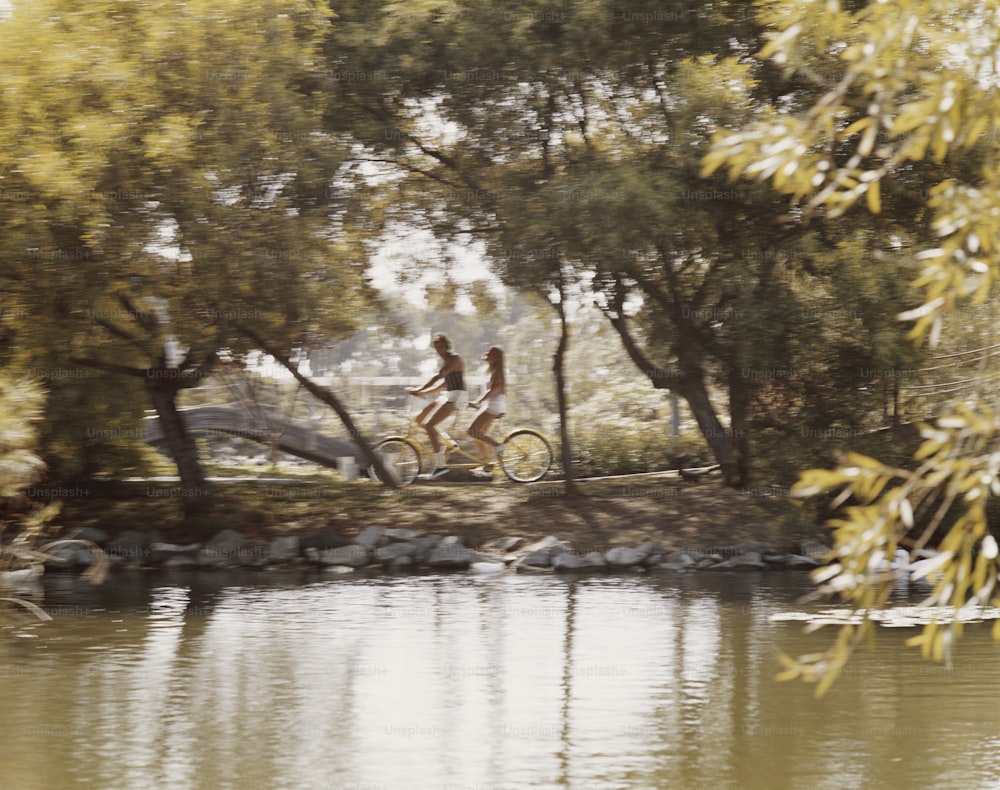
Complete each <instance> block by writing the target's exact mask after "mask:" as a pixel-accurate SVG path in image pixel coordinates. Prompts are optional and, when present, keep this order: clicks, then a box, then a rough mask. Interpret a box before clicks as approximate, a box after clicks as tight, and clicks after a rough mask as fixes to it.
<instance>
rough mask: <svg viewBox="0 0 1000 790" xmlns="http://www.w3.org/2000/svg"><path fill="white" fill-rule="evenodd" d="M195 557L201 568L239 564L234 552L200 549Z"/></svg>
mask: <svg viewBox="0 0 1000 790" xmlns="http://www.w3.org/2000/svg"><path fill="white" fill-rule="evenodd" d="M181 556H184V555H181ZM194 558H195V562H196V564H197V565H198V567H199V568H225V567H231V566H233V565H236V564H237V562H236V557H235V556H234V555H233V554H231V553H227V552H222V551H216V550H214V549H199V550H198V552H197V553H196V554H195V555H194ZM169 559H173V558H169Z"/></svg>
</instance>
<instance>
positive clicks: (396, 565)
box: [389, 556, 416, 571]
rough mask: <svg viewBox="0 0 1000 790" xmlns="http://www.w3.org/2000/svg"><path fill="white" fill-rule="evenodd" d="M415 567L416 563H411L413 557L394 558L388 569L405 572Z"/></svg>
mask: <svg viewBox="0 0 1000 790" xmlns="http://www.w3.org/2000/svg"><path fill="white" fill-rule="evenodd" d="M415 565H416V563H415V562H414V561H413V557H408V556H402V557H394V558H393V559H392V561H391V562H390V563H389V569H390V570H394V571H405V570H410V569H412V568H413V567H414V566H415Z"/></svg>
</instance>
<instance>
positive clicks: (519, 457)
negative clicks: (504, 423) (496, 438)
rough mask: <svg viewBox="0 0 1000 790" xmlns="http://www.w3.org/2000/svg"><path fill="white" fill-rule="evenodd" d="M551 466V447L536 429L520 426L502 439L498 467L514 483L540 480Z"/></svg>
mask: <svg viewBox="0 0 1000 790" xmlns="http://www.w3.org/2000/svg"><path fill="white" fill-rule="evenodd" d="M551 466H552V448H551V447H550V446H549V443H548V441H547V440H546V439H545V437H544V436H542V435H541V434H540V433H538V431H533V430H531V429H529V428H521V429H519V430H516V431H511V432H510V433H509V434H507V437H506V438H505V439H504V440H503V451H502V452H501V453H500V468H501V469H503V473H504V474H505V475H507V477H509V478H510V479H511V480H513V481H514V482H515V483H533V482H534V481H535V480H541V479H542V477H544V476H545V473H546V472H548V471H549V467H551Z"/></svg>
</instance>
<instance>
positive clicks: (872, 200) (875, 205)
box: [867, 181, 882, 214]
mask: <svg viewBox="0 0 1000 790" xmlns="http://www.w3.org/2000/svg"><path fill="white" fill-rule="evenodd" d="M879 184H880V182H879V181H872V182H871V183H870V184H869V185H868V195H867V197H868V210H869V211H870V212H871V213H872V214H879V213H881V211H882V194H881V189H880V187H879Z"/></svg>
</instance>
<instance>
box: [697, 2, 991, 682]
mask: <svg viewBox="0 0 1000 790" xmlns="http://www.w3.org/2000/svg"><path fill="white" fill-rule="evenodd" d="M764 8H765V11H766V13H765V15H764V16H763V19H764V21H765V22H766V23H767V24H769V25H770V26H771V28H772V32H771V33H770V34H769V40H768V43H767V45H766V46H765V47H764V49H763V50H762V51H761V57H770V58H771V59H772V60H773V61H774V62H776V63H779V64H781V65H782V66H783V67H784V68H786V69H787V70H789V71H790V72H794V73H795V74H797V75H799V76H800V77H801V78H802V79H804V80H807V81H810V82H813V83H815V84H817V85H818V86H819V88H820V90H821V95H820V97H819V99H818V100H817V101H815V102H812V103H809V104H807V105H805V106H798V107H794V108H792V110H790V111H787V112H774V113H771V114H769V116H768V117H766V118H765V119H763V120H761V121H760V122H757V123H753V124H750V125H747V126H744V127H743V128H739V129H734V130H727V131H720V132H719V133H718V134H717V135H716V138H715V142H714V145H713V148H712V151H711V152H710V153H709V154H708V156H706V157H705V159H704V164H703V168H704V172H705V173H706V174H708V173H711V172H713V171H714V170H716V169H717V168H720V167H727V168H728V169H729V173H730V175H731V176H733V177H738V176H746V177H752V178H756V179H758V180H767V181H770V182H771V185H772V186H773V187H774V188H775V189H776V190H777V191H778V192H780V193H782V194H785V195H787V196H789V197H790V198H791V200H792V202H793V205H795V206H797V207H799V208H800V210H801V211H802V212H803V213H805V214H810V213H812V214H818V215H824V216H826V217H836V216H840V215H844V214H846V213H847V212H849V211H853V210H854V207H855V205H856V204H858V203H861V202H862V201H863V205H864V206H865V207H866V208H867V210H868V211H869V212H871V213H872V214H876V215H878V214H880V213H882V212H883V211H884V210H885V208H886V206H885V199H886V196H889V195H904V196H906V198H907V200H908V202H909V203H910V204H911V205H912V206H913V210H912V211H911V212H910V214H909V218H910V221H911V223H913V224H914V225H920V224H924V223H926V224H927V226H928V227H929V228H930V230H931V231H932V233H933V234H934V235H935V236H936V237H937V239H936V242H935V243H934V244H933V246H930V247H928V248H926V249H923V250H920V251H919V252H917V253H916V254H915V255H914V258H915V259H916V260H917V261H919V262H920V271H919V275H918V276H917V277H916V279H915V280H914V282H913V285H914V286H915V287H916V288H917V289H921V290H922V296H921V297H920V298H919V300H917V303H916V305H915V306H913V307H912V309H910V310H907V311H905V312H903V313H902V314H901V315H900V316H899V318H900V319H901V320H903V321H905V322H908V323H911V324H912V328H911V330H910V337H911V338H912V339H913V340H914V341H916V342H918V343H922V342H924V341H927V342H929V344H930V345H931V346H934V345H936V344H937V343H938V341H939V339H940V336H941V332H942V328H943V327H944V325H945V321H944V319H945V317H946V316H948V315H949V314H951V313H953V312H954V311H955V310H956V307H957V306H958V305H959V304H961V303H963V302H965V301H971V302H972V303H973V304H975V303H978V302H982V301H984V300H985V298H986V297H987V296H988V295H989V294H990V293H991V292H992V290H993V285H994V282H995V279H996V276H997V272H998V270H1000V255H998V243H997V228H996V217H997V216H1000V162H998V161H997V156H996V154H997V144H998V139H1000V138H998V135H997V130H998V129H1000V98H998V96H997V94H996V91H995V89H994V84H993V83H994V71H995V69H994V67H993V66H994V59H995V54H996V51H997V48H998V46H1000V31H998V29H997V27H996V26H995V25H994V24H993V20H994V19H995V18H996V15H997V14H998V13H1000V3H996V2H993V1H992V0H987V1H986V2H976V3H972V2H963V1H961V0H959V1H958V2H949V3H930V2H921V1H920V0H917V1H916V2H902V1H897V2H884V3H876V4H871V5H864V6H863V7H861V8H855V7H854V6H848V7H846V8H844V7H841V6H840V4H838V3H823V4H820V3H809V4H799V3H792V2H774V3H768V4H766V6H764ZM921 179H926V181H927V182H930V183H931V185H932V186H930V188H929V189H927V190H926V191H925V192H923V194H920V193H915V192H914V190H913V185H914V184H919V183H921ZM921 436H922V438H923V442H922V444H921V445H920V447H919V449H918V450H917V451H916V453H915V454H914V456H913V458H912V460H911V462H910V463H909V464H905V465H894V464H889V463H885V462H882V461H879V460H877V459H875V458H872V457H868V456H865V455H862V454H860V453H849V454H847V455H846V456H845V457H843V459H842V460H841V462H840V463H839V465H838V466H837V467H836V468H834V469H832V470H829V469H813V470H809V471H806V472H804V473H803V474H802V476H801V478H800V480H799V482H798V483H797V484H796V486H795V489H794V491H795V493H797V494H798V495H799V496H802V497H808V496H812V495H817V494H824V493H825V494H830V495H832V496H833V505H834V506H835V507H837V508H839V509H840V513H839V516H838V517H837V518H836V519H833V520H831V522H830V524H831V526H832V527H834V530H835V532H834V536H835V546H834V550H833V553H832V556H831V563H830V564H829V565H828V566H827V567H825V568H823V569H822V570H820V571H818V572H817V574H816V579H817V581H818V582H820V583H821V585H822V586H821V589H822V590H823V591H824V592H827V593H837V594H839V595H841V596H842V597H844V598H845V599H846V600H848V601H850V602H851V603H852V605H853V606H854V607H856V608H857V609H860V610H863V613H864V617H863V619H862V621H861V623H860V624H858V625H847V626H844V627H843V628H842V630H841V632H840V635H839V637H838V638H837V640H836V644H835V645H834V646H833V647H832V648H831V649H830V650H829V651H827V652H826V653H825V654H823V655H822V656H819V657H810V658H804V659H799V660H793V659H791V658H787V657H786V658H785V659H784V660H785V663H786V665H787V671H786V672H785V673H784V674H785V676H787V677H804V678H807V679H819V680H820V684H819V686H818V687H817V692H818V693H822V692H823V691H824V690H825V689H826V688H828V687H829V684H830V683H832V682H833V680H834V679H835V678H836V676H837V674H838V673H839V672H840V670H841V669H842V668H843V666H844V665H845V663H846V662H847V660H848V658H849V656H850V653H851V651H852V650H853V648H854V647H855V646H856V645H857V644H858V643H859V642H860V641H861V640H862V639H865V638H867V637H869V636H871V634H872V632H873V625H872V621H871V619H869V617H868V614H869V613H870V612H871V611H872V610H874V609H877V608H882V607H884V606H885V605H886V602H887V600H888V596H889V593H890V592H891V590H892V588H893V586H894V584H895V581H896V578H897V576H896V574H895V573H891V572H887V571H886V570H885V568H886V567H887V566H888V559H889V558H892V557H893V556H894V555H895V553H896V551H897V550H898V548H899V547H900V546H906V547H907V548H908V549H920V548H922V547H924V546H927V545H931V544H932V542H933V544H934V545H936V548H937V553H936V554H935V555H934V556H933V558H932V559H931V560H929V561H928V563H924V564H922V567H921V569H920V570H919V571H915V572H914V573H913V576H914V577H915V578H916V577H921V578H926V579H928V580H930V583H931V585H932V591H931V593H930V595H928V597H927V598H926V599H925V601H924V602H923V603H924V605H926V606H933V607H941V608H940V609H936V610H935V614H934V616H933V618H932V619H931V622H930V624H929V625H927V626H926V627H925V628H924V630H923V632H922V633H921V634H920V635H919V636H916V637H914V638H912V639H911V640H909V643H910V644H911V645H914V646H919V647H920V648H921V651H922V653H923V655H924V656H925V657H929V658H932V659H934V660H935V661H939V662H940V661H944V662H949V663H950V661H951V655H952V648H953V647H954V644H955V641H956V639H957V638H958V637H959V636H960V635H961V633H962V623H961V616H960V615H961V614H964V613H967V612H970V611H974V610H976V609H978V608H979V607H981V606H984V605H986V604H987V603H992V604H993V605H994V606H996V605H998V604H1000V594H998V591H997V575H998V554H1000V552H998V548H997V540H996V537H995V535H994V534H993V533H992V531H991V529H990V523H989V519H988V506H989V503H990V501H991V497H992V496H996V495H997V494H1000V479H998V470H1000V444H998V437H1000V415H998V411H997V406H996V403H995V399H992V398H990V397H989V396H988V394H987V391H986V390H985V388H982V387H980V388H979V389H978V390H974V391H968V390H964V391H963V392H961V394H960V397H959V398H956V399H955V400H954V401H953V402H952V403H951V405H950V407H949V408H948V409H947V411H946V412H945V413H944V414H942V415H941V416H940V417H939V418H938V419H937V420H936V421H935V422H934V423H932V424H924V425H922V426H921ZM950 607H953V608H950ZM994 636H995V637H997V638H1000V621H997V622H996V623H995V626H994Z"/></svg>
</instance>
